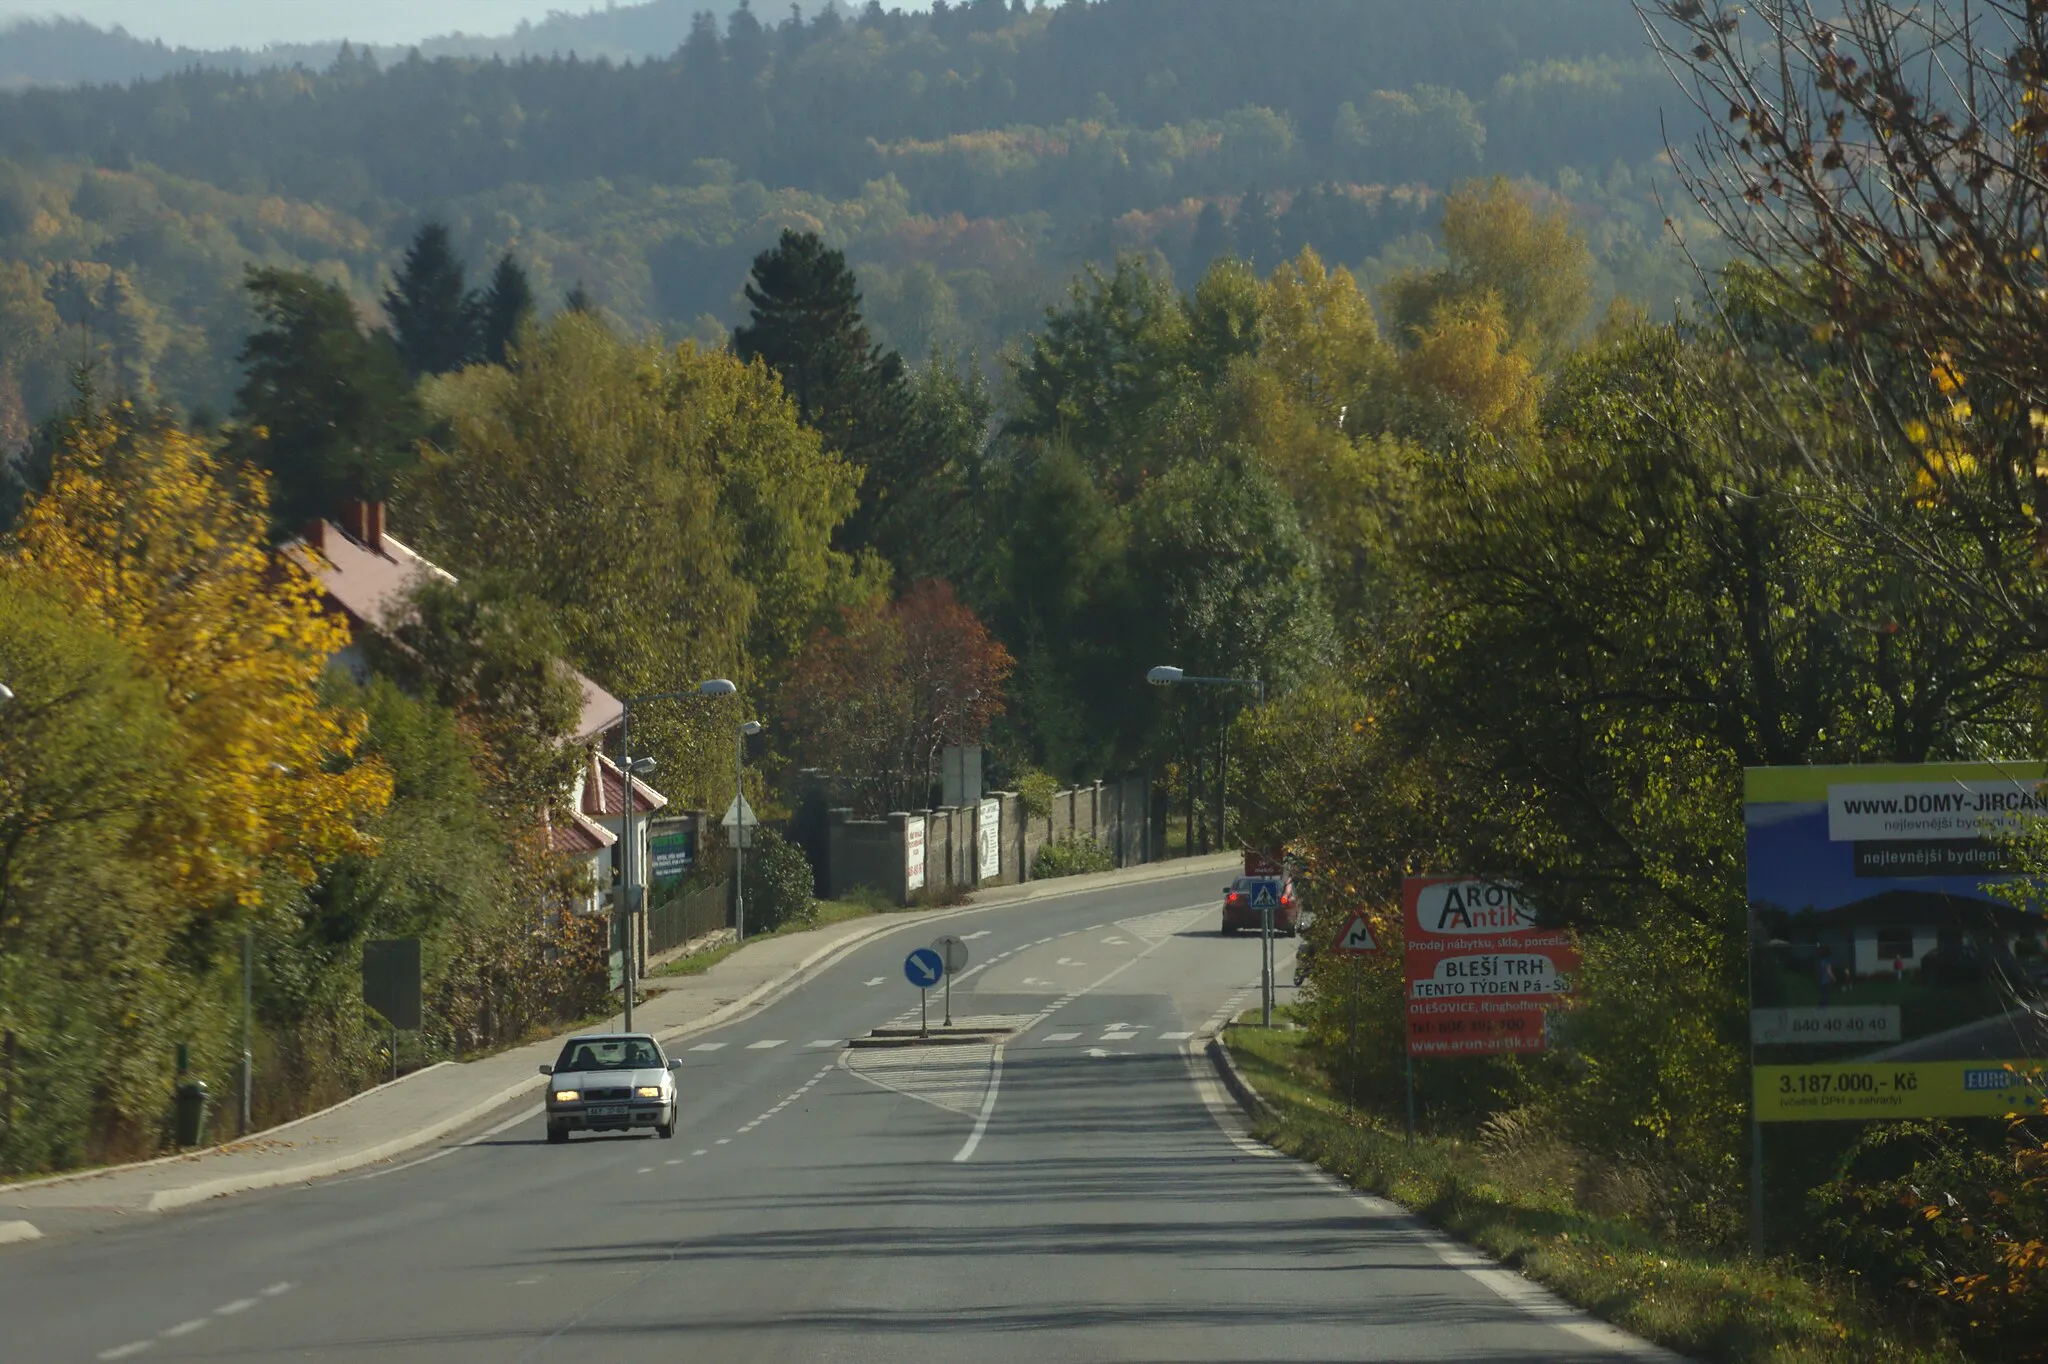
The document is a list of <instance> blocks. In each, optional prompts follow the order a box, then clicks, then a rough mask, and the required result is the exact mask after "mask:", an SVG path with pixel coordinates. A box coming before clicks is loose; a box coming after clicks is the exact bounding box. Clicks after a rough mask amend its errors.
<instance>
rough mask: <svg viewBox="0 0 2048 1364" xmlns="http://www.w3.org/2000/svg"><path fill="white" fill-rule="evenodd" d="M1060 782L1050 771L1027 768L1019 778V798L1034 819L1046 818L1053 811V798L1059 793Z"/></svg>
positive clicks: (1026, 812) (1027, 812) (1026, 811)
mask: <svg viewBox="0 0 2048 1364" xmlns="http://www.w3.org/2000/svg"><path fill="white" fill-rule="evenodd" d="M1059 789H1060V782H1059V778H1058V777H1055V776H1054V775H1053V774H1052V773H1050V772H1041V771H1039V770H1038V769H1037V768H1035V767H1033V768H1027V769H1026V770H1025V772H1024V775H1023V776H1021V777H1019V778H1017V798H1018V799H1019V800H1021V801H1022V802H1023V803H1024V813H1025V814H1027V815H1029V816H1031V818H1033V819H1044V818H1045V817H1046V816H1047V815H1049V814H1051V813H1052V798H1053V797H1054V796H1056V795H1058V794H1059Z"/></svg>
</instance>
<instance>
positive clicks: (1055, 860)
mask: <svg viewBox="0 0 2048 1364" xmlns="http://www.w3.org/2000/svg"><path fill="white" fill-rule="evenodd" d="M1115 869H1116V854H1115V853H1112V852H1111V851H1110V850H1109V849H1108V848H1105V847H1104V846H1102V844H1100V843H1097V842H1096V841H1095V840H1094V839H1092V838H1089V837H1087V836H1086V835H1083V834H1068V835H1066V836H1065V837H1063V838H1056V839H1054V840H1053V841H1052V842H1050V843H1048V844H1046V845H1045V846H1044V847H1042V848H1040V849H1039V850H1038V856H1037V857H1035V858H1033V859H1032V860H1031V879H1032V880H1034V881H1043V880H1046V879H1047V878H1049V877H1054V876H1079V875H1080V874H1081V873H1083V872H1089V871H1114V870H1115Z"/></svg>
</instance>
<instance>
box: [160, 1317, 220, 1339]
mask: <svg viewBox="0 0 2048 1364" xmlns="http://www.w3.org/2000/svg"><path fill="white" fill-rule="evenodd" d="M212 1322H213V1318H212V1317H194V1318H192V1320H190V1321H181V1322H179V1323H178V1324H177V1325H176V1326H166V1327H165V1328H164V1329H163V1330H161V1331H158V1332H157V1334H158V1335H160V1336H162V1337H163V1338H164V1339H165V1340H176V1339H177V1338H178V1337H179V1336H189V1335H191V1334H192V1333H193V1332H194V1331H196V1330H198V1329H199V1328H200V1327H202V1326H208V1325H211V1324H212Z"/></svg>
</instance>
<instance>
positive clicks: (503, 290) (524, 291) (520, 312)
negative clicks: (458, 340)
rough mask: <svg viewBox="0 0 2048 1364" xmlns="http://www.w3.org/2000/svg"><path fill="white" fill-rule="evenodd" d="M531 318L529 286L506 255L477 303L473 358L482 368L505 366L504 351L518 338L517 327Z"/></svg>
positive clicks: (508, 252)
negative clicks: (475, 358) (475, 342)
mask: <svg viewBox="0 0 2048 1364" xmlns="http://www.w3.org/2000/svg"><path fill="white" fill-rule="evenodd" d="M532 315H533V286H532V284H530V283H528V281H527V278H526V271H525V270H523V269H521V268H520V265H519V262H518V261H516V260H514V259H513V258H512V253H511V252H510V251H507V252H506V253H505V254H504V255H502V256H500V257H498V266H497V269H495V270H493V271H492V272H491V283H490V287H489V288H487V289H485V290H484V293H483V297H482V298H480V299H478V300H477V309H476V324H475V326H476V339H477V358H478V359H480V360H482V361H484V362H485V363H486V364H492V365H502V364H504V363H505V349H506V347H508V346H510V345H511V344H512V340H513V338H514V337H516V336H517V335H518V334H519V324H520V323H522V322H524V321H525V320H526V319H527V318H529V317H531V316H532Z"/></svg>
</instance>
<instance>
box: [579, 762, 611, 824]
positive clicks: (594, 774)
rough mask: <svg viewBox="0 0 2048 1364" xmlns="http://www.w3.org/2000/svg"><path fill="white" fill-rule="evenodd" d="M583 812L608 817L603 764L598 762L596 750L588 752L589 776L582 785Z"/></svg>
mask: <svg viewBox="0 0 2048 1364" xmlns="http://www.w3.org/2000/svg"><path fill="white" fill-rule="evenodd" d="M583 792H584V797H583V798H584V801H585V806H584V808H585V810H586V811H587V812H588V813H590V814H593V815H608V814H610V813H611V811H610V810H609V809H607V808H606V805H607V802H606V801H605V798H604V764H603V763H602V762H601V761H599V759H598V756H597V749H596V748H594V747H593V748H592V749H591V750H590V776H589V777H587V778H586V779H585V780H584V783H583Z"/></svg>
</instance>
